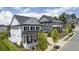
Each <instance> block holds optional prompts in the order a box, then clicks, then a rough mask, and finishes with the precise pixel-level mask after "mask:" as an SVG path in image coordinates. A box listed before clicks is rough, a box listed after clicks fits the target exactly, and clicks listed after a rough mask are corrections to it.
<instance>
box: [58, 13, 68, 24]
mask: <svg viewBox="0 0 79 59" xmlns="http://www.w3.org/2000/svg"><path fill="white" fill-rule="evenodd" d="M59 20H61V21H62V22H63V24H66V22H67V18H66V14H65V13H62V14H61V15H60V16H59Z"/></svg>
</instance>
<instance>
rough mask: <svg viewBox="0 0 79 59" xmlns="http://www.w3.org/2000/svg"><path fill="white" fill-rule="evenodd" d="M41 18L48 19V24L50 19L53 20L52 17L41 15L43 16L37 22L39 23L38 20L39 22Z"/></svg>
mask: <svg viewBox="0 0 79 59" xmlns="http://www.w3.org/2000/svg"><path fill="white" fill-rule="evenodd" d="M43 17H45V18H46V19H48V21H49V22H51V21H52V19H53V18H52V16H47V15H43V16H42V17H41V18H40V19H39V22H40V20H41V19H42V18H43Z"/></svg>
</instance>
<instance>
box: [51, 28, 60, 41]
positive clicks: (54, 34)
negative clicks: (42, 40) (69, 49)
mask: <svg viewBox="0 0 79 59" xmlns="http://www.w3.org/2000/svg"><path fill="white" fill-rule="evenodd" d="M51 37H52V39H53V41H54V42H58V40H59V38H60V36H59V32H58V30H57V28H55V29H53V31H52V32H51Z"/></svg>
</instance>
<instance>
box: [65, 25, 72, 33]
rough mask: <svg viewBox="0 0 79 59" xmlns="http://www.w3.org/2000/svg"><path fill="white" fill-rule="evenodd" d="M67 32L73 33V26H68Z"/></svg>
mask: <svg viewBox="0 0 79 59" xmlns="http://www.w3.org/2000/svg"><path fill="white" fill-rule="evenodd" d="M66 31H67V33H71V32H72V26H71V24H69V25H66Z"/></svg>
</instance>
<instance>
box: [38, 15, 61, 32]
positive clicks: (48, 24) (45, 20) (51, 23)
mask: <svg viewBox="0 0 79 59" xmlns="http://www.w3.org/2000/svg"><path fill="white" fill-rule="evenodd" d="M39 22H40V24H41V25H42V31H43V32H51V31H52V29H53V28H59V30H61V29H62V21H60V20H55V19H53V17H52V16H47V15H43V16H42V17H41V18H40V19H39Z"/></svg>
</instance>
